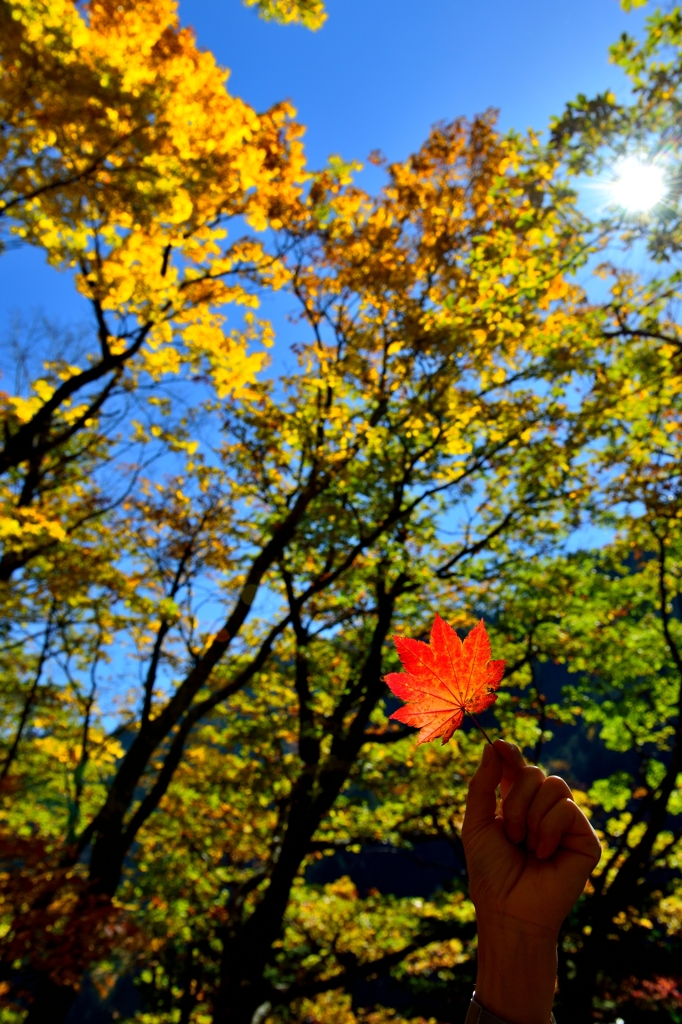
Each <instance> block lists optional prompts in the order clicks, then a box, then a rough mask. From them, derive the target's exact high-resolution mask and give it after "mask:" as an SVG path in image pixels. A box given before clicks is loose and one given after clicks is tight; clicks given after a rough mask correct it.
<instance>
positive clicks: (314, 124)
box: [0, 0, 644, 383]
mask: <svg viewBox="0 0 682 1024" xmlns="http://www.w3.org/2000/svg"><path fill="white" fill-rule="evenodd" d="M328 11H329V18H328V21H327V23H326V25H325V26H324V28H323V29H322V30H321V31H319V32H317V33H311V32H309V31H307V30H306V29H303V28H300V27H298V26H288V27H282V26H279V25H275V24H267V23H264V22H263V21H261V20H260V19H259V18H258V17H257V15H256V13H255V11H254V10H253V9H246V8H245V7H243V6H242V4H241V3H240V2H239V0H180V18H181V21H182V22H183V24H189V25H191V26H192V27H193V28H194V29H195V31H196V34H197V38H198V42H199V44H200V45H201V46H203V47H206V48H210V49H212V50H213V52H214V53H215V54H216V57H217V59H218V61H219V62H220V63H221V64H223V65H224V66H226V67H229V68H230V69H231V72H232V73H231V77H230V83H229V85H230V89H231V91H232V92H233V93H234V94H236V95H239V96H242V97H243V98H244V99H245V100H246V101H247V102H248V103H250V104H251V105H253V106H254V107H256V109H263V108H265V107H267V106H269V105H270V104H272V103H274V102H276V101H278V100H280V99H285V98H286V99H290V100H291V101H292V102H293V103H294V105H295V106H296V107H297V109H298V112H299V114H298V116H299V119H300V120H301V122H302V123H303V124H305V125H306V128H307V130H306V136H305V145H306V151H307V153H308V159H309V162H310V164H311V165H313V166H317V167H319V166H321V165H322V164H324V163H325V162H326V160H327V157H328V156H329V154H331V153H339V154H340V155H341V156H342V157H344V158H345V159H347V160H364V159H365V158H366V156H367V154H368V153H369V152H370V151H371V150H373V149H381V150H383V152H384V153H385V154H386V156H387V157H388V158H389V160H398V159H403V158H405V157H406V156H407V155H408V154H409V153H410V152H411V151H413V150H414V149H416V148H417V147H418V146H419V145H420V144H421V142H422V141H423V140H424V139H425V137H426V135H427V133H428V130H429V128H430V126H431V125H432V124H433V123H434V122H436V121H438V120H441V119H451V118H454V117H457V116H459V115H467V116H471V115H472V114H474V113H477V112H480V111H483V110H485V109H486V108H488V107H498V108H499V109H500V112H501V114H500V120H501V126H502V127H503V128H504V129H508V128H511V127H514V128H516V129H518V130H525V128H526V127H528V126H530V125H532V126H533V127H534V128H536V129H537V130H542V129H544V128H545V127H546V125H547V123H548V121H549V118H550V117H551V115H552V114H553V113H559V112H560V111H561V110H562V107H563V105H564V103H565V102H566V101H567V100H568V99H570V98H572V97H573V96H575V94H576V93H577V92H579V91H583V92H585V93H587V94H593V93H595V92H597V91H601V90H603V89H605V88H607V87H614V88H616V89H617V90H618V91H622V90H624V89H625V81H624V78H623V76H622V75H621V74H620V73H619V72H618V71H617V69H616V68H614V67H613V66H612V65H610V64H609V63H608V47H609V45H610V44H611V43H612V42H614V41H615V40H616V39H617V38H618V36H619V35H620V33H621V32H622V31H624V30H628V31H630V32H632V33H633V34H639V33H640V32H641V26H642V24H643V20H644V16H643V14H642V12H641V11H640V12H636V13H635V14H631V15H626V14H625V13H624V12H623V11H621V9H620V7H619V5H618V2H617V0H563V2H561V3H559V2H557V0H477V2H474V3H472V2H471V0H467V2H465V0H419V2H418V3H417V2H415V0H409V2H408V0H330V2H329V4H328ZM380 180H381V172H380V171H378V170H376V169H374V168H371V169H370V170H369V171H368V172H366V174H365V175H363V184H364V185H365V187H378V186H379V184H380ZM35 310H42V311H44V312H45V313H46V314H47V315H48V316H49V317H50V318H51V319H53V320H57V321H59V322H62V323H68V322H72V321H74V320H80V321H83V320H84V319H87V317H88V311H87V309H86V308H85V307H84V305H83V303H82V300H80V299H79V298H78V297H77V296H76V295H75V293H74V290H73V287H72V284H71V281H70V279H69V276H68V275H66V274H60V273H58V272H56V271H54V270H52V269H51V268H49V267H47V266H46V265H45V263H44V260H43V258H42V256H41V255H40V253H38V252H36V251H35V250H30V249H23V250H18V251H14V252H10V253H7V254H5V255H3V256H0V340H4V339H5V338H6V336H7V331H8V326H9V324H10V322H11V319H12V318H15V317H16V316H17V315H20V316H22V317H23V318H28V317H29V316H30V315H31V313H32V312H33V311H35ZM8 383H9V382H8Z"/></svg>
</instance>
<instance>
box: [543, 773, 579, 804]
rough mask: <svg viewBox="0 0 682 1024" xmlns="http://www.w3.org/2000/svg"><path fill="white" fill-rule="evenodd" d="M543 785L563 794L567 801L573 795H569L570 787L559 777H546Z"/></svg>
mask: <svg viewBox="0 0 682 1024" xmlns="http://www.w3.org/2000/svg"><path fill="white" fill-rule="evenodd" d="M544 785H545V786H548V787H550V788H551V789H553V790H556V791H557V793H563V794H564V796H566V797H567V798H568V799H570V798H571V797H572V795H573V794H572V793H571V787H570V786H569V785H568V783H567V782H566V781H565V780H564V779H562V778H561V776H559V775H548V776H547V778H546V779H545V782H544Z"/></svg>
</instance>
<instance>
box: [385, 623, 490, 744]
mask: <svg viewBox="0 0 682 1024" xmlns="http://www.w3.org/2000/svg"><path fill="white" fill-rule="evenodd" d="M393 641H394V643H395V645H396V647H397V649H398V654H399V655H400V661H401V662H402V666H403V668H404V669H405V671H404V672H390V673H389V674H388V675H387V676H386V683H387V684H388V685H389V686H390V688H391V689H392V690H393V692H394V694H395V695H396V697H400V698H401V699H402V700H405V701H407V704H406V705H405V707H403V708H398V710H397V711H394V712H393V714H392V715H391V718H394V719H396V721H398V722H404V723H405V725H414V726H416V728H417V729H421V732H420V733H419V737H418V739H417V743H428V742H429V740H435V739H437V738H438V737H439V736H442V737H443V743H447V742H448V740H449V739H450V738H451V737H452V734H453V733H454V731H455V729H459V727H460V725H461V724H462V720H463V719H464V714H465V712H467V711H468V712H469V713H470V714H472V715H473V714H475V713H476V712H478V711H485V709H486V708H489V707H490V705H491V704H494V703H495V701H496V700H497V694H496V693H493V690H496V689H497V687H498V686H499V685H500V681H501V679H502V676H503V674H504V661H491V660H490V655H491V650H490V640H489V639H488V634H487V633H486V629H485V626H484V624H483V619H481V621H480V622H479V623H477V624H476V625H475V626H474V628H473V629H472V630H471V631H470V632H469V634H468V635H467V636H466V637H465V638H464V642H462V641H461V640H460V638H459V637H458V636H457V634H456V633H455V631H454V629H453V628H452V626H448V624H447V622H444V621H443V619H441V617H440V615H436V621H435V622H434V624H433V628H432V629H431V637H430V643H428V644H425V643H424V642H423V641H422V640H410V639H409V638H408V637H404V636H394V637H393ZM479 728H480V727H479Z"/></svg>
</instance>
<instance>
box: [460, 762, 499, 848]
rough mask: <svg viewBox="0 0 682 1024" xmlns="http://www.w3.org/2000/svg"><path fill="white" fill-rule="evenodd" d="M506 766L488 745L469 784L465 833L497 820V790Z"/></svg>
mask: <svg viewBox="0 0 682 1024" xmlns="http://www.w3.org/2000/svg"><path fill="white" fill-rule="evenodd" d="M503 768H504V764H503V762H502V758H501V757H500V755H499V754H498V753H497V751H496V750H495V748H494V747H491V746H489V745H488V744H486V746H485V747H484V750H483V757H482V758H481V763H480V765H479V766H478V768H477V769H476V773H475V775H474V776H473V778H472V780H471V782H470V783H469V792H468V795H467V806H466V812H465V814H464V825H463V828H462V831H463V832H472V831H478V830H479V829H481V828H485V827H486V826H487V825H492V823H493V822H494V820H495V809H496V807H497V795H496V792H495V791H496V790H497V787H498V786H499V784H500V782H501V780H502V771H503Z"/></svg>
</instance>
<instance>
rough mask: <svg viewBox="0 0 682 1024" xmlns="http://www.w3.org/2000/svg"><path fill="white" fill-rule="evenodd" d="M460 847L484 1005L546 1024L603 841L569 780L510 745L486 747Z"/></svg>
mask: <svg viewBox="0 0 682 1024" xmlns="http://www.w3.org/2000/svg"><path fill="white" fill-rule="evenodd" d="M498 785H499V786H500V787H501V792H502V808H501V811H502V813H501V814H497V813H496V805H497V800H496V789H497V786H498ZM462 840H463V842H464V851H465V854H466V859H467V866H468V869H469V889H470V893H471V899H472V901H473V903H474V906H475V907H476V917H477V920H478V934H479V972H478V979H477V983H476V993H477V998H479V999H480V1000H481V1002H482V1004H483V1005H484V1006H485V1007H486V1009H488V1010H489V1011H490V1012H491V1013H495V1014H496V1015H497V1016H500V1017H503V1018H504V1019H506V1020H508V1021H510V1022H511V1024H547V1021H548V1020H549V1014H550V1011H551V1004H552V997H553V993H554V982H555V976H556V942H557V938H558V934H559V928H560V927H561V923H562V921H563V920H564V918H565V916H566V914H567V913H568V912H569V910H570V909H571V907H572V906H573V905H574V903H575V902H576V900H577V899H578V897H579V896H580V894H581V892H582V891H583V888H584V886H585V882H586V881H587V879H588V877H589V875H590V872H591V871H592V870H593V869H594V868H595V867H596V865H597V863H598V862H599V858H600V855H601V848H600V846H599V840H598V839H597V836H596V835H595V832H594V830H593V828H592V826H591V825H590V823H589V822H588V820H587V818H586V817H585V815H584V814H583V813H582V811H581V810H580V808H579V807H577V806H576V804H575V803H574V802H573V800H572V799H571V791H570V789H569V787H568V786H567V785H566V783H565V782H564V781H563V779H560V778H557V777H556V776H550V777H549V778H547V777H546V776H545V773H544V772H543V771H542V770H541V769H540V768H536V767H534V766H532V765H526V764H525V763H524V760H523V757H522V755H521V752H520V750H519V749H518V747H515V746H513V745H512V744H510V743H505V742H504V741H503V740H496V742H495V744H494V747H489V746H486V748H485V749H484V751H483V758H482V761H481V764H480V766H479V768H478V770H477V772H476V774H475V775H474V777H473V778H472V780H471V783H470V785H469V796H468V799H467V809H466V814H465V817H464V826H463V829H462Z"/></svg>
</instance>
